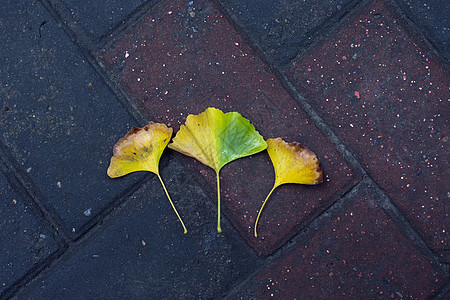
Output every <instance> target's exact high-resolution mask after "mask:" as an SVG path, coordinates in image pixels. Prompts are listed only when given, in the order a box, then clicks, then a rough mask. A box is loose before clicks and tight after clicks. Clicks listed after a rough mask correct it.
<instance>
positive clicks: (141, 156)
mask: <svg viewBox="0 0 450 300" xmlns="http://www.w3.org/2000/svg"><path fill="white" fill-rule="evenodd" d="M172 132H173V129H172V128H168V127H167V126H166V125H164V124H160V123H153V122H150V123H148V124H147V125H146V126H145V127H144V128H136V127H133V128H132V129H131V130H130V132H128V133H127V134H126V135H125V136H124V137H123V138H121V139H119V141H118V142H117V143H116V144H115V145H114V148H113V154H114V155H113V157H111V163H110V165H109V167H108V171H107V174H108V176H109V177H111V178H116V177H120V176H124V175H126V174H129V173H132V172H137V171H148V172H152V173H154V174H156V175H157V176H158V178H159V181H161V184H162V187H163V189H164V192H165V193H166V195H167V198H168V199H169V202H170V204H171V205H172V208H173V210H174V211H175V213H176V214H177V216H178V219H179V220H180V222H181V225H182V226H183V229H184V233H187V230H186V226H184V223H183V221H182V220H181V217H180V215H179V214H178V211H177V210H176V208H175V205H174V204H173V202H172V199H170V196H169V193H168V192H167V189H166V186H165V185H164V182H163V181H162V178H161V176H160V175H159V159H160V158H161V155H162V153H163V151H164V149H165V148H166V146H167V144H168V143H169V141H170V138H171V137H172Z"/></svg>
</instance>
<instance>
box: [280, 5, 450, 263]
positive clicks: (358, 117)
mask: <svg viewBox="0 0 450 300" xmlns="http://www.w3.org/2000/svg"><path fill="white" fill-rule="evenodd" d="M405 28H407V27H405V26H404V25H402V24H401V20H400V19H398V18H397V16H396V15H395V14H394V13H393V12H392V10H391V7H389V6H388V5H386V4H384V2H382V1H372V2H371V3H370V4H369V5H367V6H366V7H365V8H363V9H362V10H361V11H360V12H358V13H356V14H355V15H353V16H352V17H350V18H349V19H348V20H347V21H346V22H345V23H343V24H342V26H340V27H339V28H338V29H337V30H336V31H335V32H332V33H330V35H329V36H328V37H326V38H325V39H324V42H322V43H321V44H320V45H318V46H316V47H315V48H313V49H311V51H310V53H309V54H307V55H305V56H303V57H299V58H298V59H297V60H296V61H295V62H294V64H293V65H292V67H291V70H290V75H289V76H290V79H291V80H292V81H294V82H295V83H296V84H297V86H298V88H299V90H300V92H301V93H302V94H303V95H304V96H305V98H306V99H307V101H308V102H310V103H311V104H312V105H313V107H315V109H316V110H317V111H318V112H319V114H321V116H322V117H323V119H324V120H325V122H326V123H327V124H329V125H330V126H331V127H332V130H333V131H334V132H335V133H337V134H338V136H339V138H340V139H341V140H342V141H343V142H344V143H345V144H346V145H347V147H348V149H349V150H350V151H351V152H353V153H354V154H355V155H356V156H357V158H358V160H359V161H360V162H361V163H362V164H363V166H364V167H365V168H366V169H367V171H368V173H369V174H370V175H371V176H372V178H373V179H374V180H375V181H376V182H377V183H378V184H379V185H380V186H381V187H382V188H383V189H384V190H385V191H386V192H387V194H388V195H389V196H390V197H391V198H392V200H393V201H394V203H395V205H396V206H397V207H398V208H399V209H400V211H401V212H402V213H403V214H404V215H405V216H406V218H407V219H408V220H409V222H410V223H411V224H412V225H413V227H414V228H415V229H416V230H417V231H418V232H419V233H420V235H421V236H422V238H423V239H424V240H425V241H426V242H427V243H428V245H429V246H430V247H431V248H432V249H433V250H434V251H436V252H438V253H440V254H441V255H442V256H443V257H444V258H445V259H446V260H447V261H449V259H450V252H449V249H448V231H449V215H448V214H449V209H448V194H447V191H448V187H449V186H450V182H449V180H448V178H449V177H448V145H447V140H448V127H447V119H446V117H447V116H446V113H445V112H446V111H447V112H448V106H447V102H448V99H449V96H450V93H449V89H448V83H449V82H450V76H449V73H448V72H446V71H445V69H444V68H443V66H442V65H441V64H440V62H439V60H438V58H437V57H435V56H434V55H432V54H430V52H428V50H427V49H426V48H425V47H424V46H422V44H421V42H420V41H417V40H415V39H414V38H412V37H411V36H410V34H409V33H408V32H407V31H406V29H405Z"/></svg>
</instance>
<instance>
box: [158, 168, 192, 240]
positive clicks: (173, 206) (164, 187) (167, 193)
mask: <svg viewBox="0 0 450 300" xmlns="http://www.w3.org/2000/svg"><path fill="white" fill-rule="evenodd" d="M156 175H158V178H159V181H161V184H162V187H163V189H164V192H166V195H167V198H168V199H169V202H170V205H172V208H173V210H174V211H175V213H176V214H177V217H178V219H179V220H180V222H181V225H182V226H183V229H184V234H186V233H187V229H186V226H184V223H183V220H181V217H180V215H179V214H178V211H177V209H176V208H175V205H173V202H172V199H170V196H169V192H167V189H166V186H165V185H164V182H163V181H162V178H161V176H159V174H156Z"/></svg>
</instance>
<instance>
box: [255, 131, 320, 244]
mask: <svg viewBox="0 0 450 300" xmlns="http://www.w3.org/2000/svg"><path fill="white" fill-rule="evenodd" d="M267 152H268V153H269V156H270V159H271V161H272V164H273V167H274V169H275V184H274V185H273V188H272V190H270V192H269V194H268V195H267V197H266V199H265V200H264V202H263V205H262V206H261V209H260V210H259V213H258V217H257V218H256V222H255V237H257V236H258V234H257V231H256V228H257V226H258V220H259V217H260V216H261V212H262V210H263V208H264V206H265V205H266V202H267V200H268V199H269V197H270V195H271V194H272V192H273V191H274V190H275V188H277V187H278V186H280V185H282V184H285V183H298V184H308V185H313V184H318V183H321V182H322V181H323V175H322V170H321V169H320V165H319V160H318V159H317V156H316V155H315V154H314V153H313V152H312V151H310V150H308V149H307V148H305V147H303V146H302V145H300V144H299V143H297V142H293V143H286V142H285V141H283V140H282V139H281V138H276V139H268V140H267Z"/></svg>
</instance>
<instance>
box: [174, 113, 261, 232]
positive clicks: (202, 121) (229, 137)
mask: <svg viewBox="0 0 450 300" xmlns="http://www.w3.org/2000/svg"><path fill="white" fill-rule="evenodd" d="M169 148H171V149H173V150H176V151H178V152H181V153H183V154H185V155H188V156H191V157H193V158H195V159H197V160H199V161H200V162H202V163H203V164H205V165H207V166H209V167H211V168H212V169H214V170H215V171H216V177H217V206H218V213H217V231H218V232H222V229H221V227H220V177H219V172H220V169H221V168H222V167H223V166H224V165H226V164H227V163H229V162H231V161H233V160H235V159H238V158H241V157H245V156H249V155H252V154H255V153H258V152H261V151H263V150H264V149H266V148H267V143H266V142H265V141H264V139H263V137H262V136H261V135H260V134H259V133H258V132H257V131H256V130H255V126H253V125H252V124H250V122H249V121H248V120H247V119H245V118H244V117H242V116H241V114H240V113H238V112H229V113H223V112H222V111H221V110H219V109H217V108H213V107H209V108H207V109H206V110H205V111H204V112H202V113H201V114H199V115H188V117H187V119H186V124H185V125H181V128H180V131H178V133H177V134H176V136H175V138H174V139H173V142H172V143H171V144H169Z"/></svg>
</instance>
